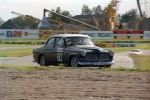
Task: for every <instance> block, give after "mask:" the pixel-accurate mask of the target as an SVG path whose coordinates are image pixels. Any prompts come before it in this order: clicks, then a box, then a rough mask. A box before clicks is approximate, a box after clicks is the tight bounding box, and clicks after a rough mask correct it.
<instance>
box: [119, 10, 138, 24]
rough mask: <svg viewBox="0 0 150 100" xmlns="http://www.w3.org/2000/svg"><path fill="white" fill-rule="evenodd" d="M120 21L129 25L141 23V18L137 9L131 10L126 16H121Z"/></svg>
mask: <svg viewBox="0 0 150 100" xmlns="http://www.w3.org/2000/svg"><path fill="white" fill-rule="evenodd" d="M119 20H120V22H121V23H128V22H130V21H139V20H140V16H139V14H138V12H137V10H136V9H131V10H129V11H128V12H126V13H125V14H122V15H119Z"/></svg>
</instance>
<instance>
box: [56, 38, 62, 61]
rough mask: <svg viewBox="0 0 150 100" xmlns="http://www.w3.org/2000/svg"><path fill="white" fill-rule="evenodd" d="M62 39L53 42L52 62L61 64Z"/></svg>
mask: <svg viewBox="0 0 150 100" xmlns="http://www.w3.org/2000/svg"><path fill="white" fill-rule="evenodd" d="M64 47H65V44H64V39H63V38H61V37H57V38H56V40H55V46H54V48H55V54H54V55H55V56H54V60H55V61H56V62H62V61H63V51H64Z"/></svg>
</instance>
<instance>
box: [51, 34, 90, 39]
mask: <svg viewBox="0 0 150 100" xmlns="http://www.w3.org/2000/svg"><path fill="white" fill-rule="evenodd" d="M51 37H63V38H66V37H89V36H88V35H83V34H56V35H52V36H51ZM89 38H90V37H89Z"/></svg>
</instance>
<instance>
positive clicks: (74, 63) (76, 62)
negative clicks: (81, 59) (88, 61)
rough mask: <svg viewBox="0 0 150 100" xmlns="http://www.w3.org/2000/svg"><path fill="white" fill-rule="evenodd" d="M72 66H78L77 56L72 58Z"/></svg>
mask: <svg viewBox="0 0 150 100" xmlns="http://www.w3.org/2000/svg"><path fill="white" fill-rule="evenodd" d="M71 67H78V59H77V57H73V58H72V59H71Z"/></svg>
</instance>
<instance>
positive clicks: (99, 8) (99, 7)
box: [95, 5, 102, 14]
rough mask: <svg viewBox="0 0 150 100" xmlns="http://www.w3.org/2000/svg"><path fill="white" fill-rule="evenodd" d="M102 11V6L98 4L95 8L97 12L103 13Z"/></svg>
mask: <svg viewBox="0 0 150 100" xmlns="http://www.w3.org/2000/svg"><path fill="white" fill-rule="evenodd" d="M101 13H102V8H101V6H100V5H98V6H97V7H96V9H95V14H101Z"/></svg>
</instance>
